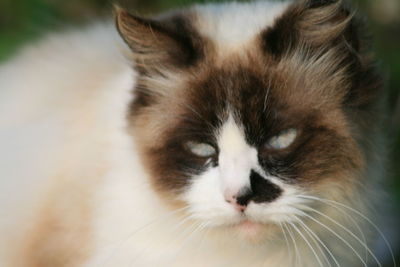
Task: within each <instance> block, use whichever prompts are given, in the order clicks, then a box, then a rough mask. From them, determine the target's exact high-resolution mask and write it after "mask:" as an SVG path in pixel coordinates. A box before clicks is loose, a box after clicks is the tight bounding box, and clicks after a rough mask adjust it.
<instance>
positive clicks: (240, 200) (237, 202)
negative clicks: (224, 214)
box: [224, 189, 249, 212]
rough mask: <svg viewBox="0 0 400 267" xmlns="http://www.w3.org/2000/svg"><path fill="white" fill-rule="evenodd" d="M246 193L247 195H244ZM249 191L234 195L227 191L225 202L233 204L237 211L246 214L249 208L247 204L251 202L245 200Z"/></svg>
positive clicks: (241, 191)
mask: <svg viewBox="0 0 400 267" xmlns="http://www.w3.org/2000/svg"><path fill="white" fill-rule="evenodd" d="M243 192H245V193H243ZM247 192H248V190H247V189H246V190H240V191H239V192H236V194H235V193H232V192H229V191H225V193H224V197H225V201H226V202H228V203H229V204H231V205H232V206H233V207H234V208H235V209H236V210H237V211H240V212H244V211H245V210H246V207H247V203H248V202H249V200H247V199H245V198H247V197H246V196H247V195H248V193H247Z"/></svg>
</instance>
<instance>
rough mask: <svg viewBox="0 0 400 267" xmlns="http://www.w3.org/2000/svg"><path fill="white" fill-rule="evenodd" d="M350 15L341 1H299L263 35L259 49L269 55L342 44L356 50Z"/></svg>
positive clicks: (352, 17) (356, 39)
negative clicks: (300, 48) (300, 47)
mask: <svg viewBox="0 0 400 267" xmlns="http://www.w3.org/2000/svg"><path fill="white" fill-rule="evenodd" d="M355 24H356V23H355V18H354V14H353V13H351V12H350V11H349V9H348V8H347V7H346V5H345V3H344V2H343V1H342V0H300V1H298V2H295V3H294V4H293V5H292V6H291V7H289V9H288V10H287V11H286V12H285V13H284V14H283V16H282V17H281V18H279V19H278V20H277V21H276V23H275V25H274V26H273V27H272V28H269V29H267V30H265V31H264V32H263V48H264V50H265V51H267V52H268V53H269V54H272V55H282V54H284V53H290V52H291V50H293V49H294V48H297V47H299V46H306V47H309V48H321V47H323V48H329V47H330V46H332V45H336V44H337V43H340V42H343V43H347V44H348V48H350V49H351V50H356V51H358V50H359V49H360V45H359V44H360V40H359V39H360V36H359V33H358V31H357V27H356V25H355Z"/></svg>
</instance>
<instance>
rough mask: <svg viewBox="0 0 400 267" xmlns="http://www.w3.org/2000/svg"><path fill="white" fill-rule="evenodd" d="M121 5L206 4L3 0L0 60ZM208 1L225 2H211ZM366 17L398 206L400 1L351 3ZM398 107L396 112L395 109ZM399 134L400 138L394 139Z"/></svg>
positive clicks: (184, 0)
mask: <svg viewBox="0 0 400 267" xmlns="http://www.w3.org/2000/svg"><path fill="white" fill-rule="evenodd" d="M225 1H229V0H225ZM116 2H118V3H119V4H120V5H122V6H125V7H129V9H130V10H133V11H135V12H137V13H139V14H154V13H157V12H159V11H162V10H165V9H169V8H175V7H182V6H185V5H189V4H191V3H194V2H197V3H198V2H205V0H197V1H196V0H168V1H166V0H115V1H113V0H0V61H1V60H5V59H6V58H8V57H10V56H11V55H12V54H14V53H15V52H16V51H17V49H18V48H19V47H20V46H21V45H23V44H24V43H27V42H28V41H31V40H33V39H36V38H39V37H40V36H41V35H42V34H44V33H46V32H47V31H49V30H53V31H54V30H60V29H62V28H64V27H66V26H70V25H71V24H72V25H80V24H84V23H86V22H89V21H92V20H93V19H96V18H102V17H107V16H111V14H112V6H113V4H115V3H116ZM207 2H221V1H220V0H208V1H207ZM351 2H353V4H354V5H355V6H356V7H358V9H360V10H361V12H362V13H364V14H365V15H366V16H367V18H368V21H369V27H370V29H371V31H372V34H373V38H374V49H375V51H376V54H377V58H379V59H380V60H381V62H380V64H381V66H382V69H383V70H384V72H385V73H387V74H388V75H387V77H388V86H389V89H390V93H389V104H390V110H391V114H390V116H389V119H391V120H392V123H391V124H392V125H395V126H394V127H393V128H396V129H395V130H394V129H387V131H388V134H389V131H390V132H392V133H395V134H393V136H395V137H393V140H392V142H391V145H390V149H391V150H392V151H390V153H391V154H390V157H391V161H392V163H393V164H392V167H391V168H390V171H389V172H390V173H391V177H392V178H393V179H392V180H391V181H392V185H393V186H392V187H391V188H393V190H394V191H395V192H397V193H396V195H397V197H398V201H399V202H398V203H399V205H398V206H400V164H398V163H400V98H399V92H400V0H379V1H378V0H352V1H351ZM396 107H397V110H396ZM396 136H397V138H396Z"/></svg>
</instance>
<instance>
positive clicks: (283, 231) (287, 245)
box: [279, 222, 293, 261]
mask: <svg viewBox="0 0 400 267" xmlns="http://www.w3.org/2000/svg"><path fill="white" fill-rule="evenodd" d="M279 226H280V228H281V230H282V233H283V237H284V238H285V244H286V249H287V252H288V254H289V258H290V261H293V256H292V253H291V252H290V248H289V240H288V237H287V235H286V231H285V229H284V228H283V226H282V223H281V222H279Z"/></svg>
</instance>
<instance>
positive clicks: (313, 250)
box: [288, 222, 324, 267]
mask: <svg viewBox="0 0 400 267" xmlns="http://www.w3.org/2000/svg"><path fill="white" fill-rule="evenodd" d="M288 223H289V224H290V225H291V226H292V227H293V228H294V229H295V230H296V232H297V233H298V234H299V235H300V236H301V237H302V238H303V239H304V241H305V242H306V243H307V245H308V247H309V248H310V249H311V251H312V253H313V254H314V256H315V258H316V259H317V261H318V264H319V266H321V267H324V266H323V264H322V262H321V259H320V258H319V257H318V255H317V253H316V251H315V249H314V247H313V246H312V245H311V243H310V242H309V241H308V239H307V238H306V237H305V236H304V235H303V233H302V232H301V231H300V229H299V228H298V227H297V226H296V225H295V224H294V223H291V222H288Z"/></svg>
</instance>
